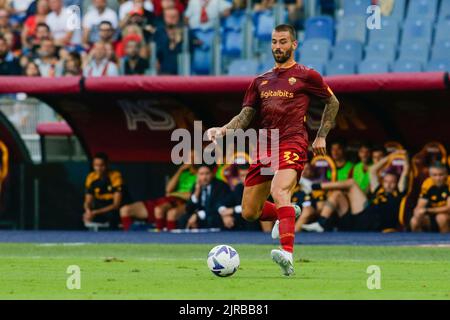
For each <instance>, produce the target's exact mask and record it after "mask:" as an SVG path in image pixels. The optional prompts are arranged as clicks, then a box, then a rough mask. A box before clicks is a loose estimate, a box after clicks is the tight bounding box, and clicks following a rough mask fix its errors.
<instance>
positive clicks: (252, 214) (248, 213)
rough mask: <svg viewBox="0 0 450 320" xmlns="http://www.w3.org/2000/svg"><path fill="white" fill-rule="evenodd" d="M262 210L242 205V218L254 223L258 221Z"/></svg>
mask: <svg viewBox="0 0 450 320" xmlns="http://www.w3.org/2000/svg"><path fill="white" fill-rule="evenodd" d="M261 212H262V209H259V210H258V209H257V208H252V207H251V206H248V205H245V204H244V205H242V213H241V216H242V218H244V219H245V220H246V221H249V222H253V221H256V220H258V218H259V216H260V215H261Z"/></svg>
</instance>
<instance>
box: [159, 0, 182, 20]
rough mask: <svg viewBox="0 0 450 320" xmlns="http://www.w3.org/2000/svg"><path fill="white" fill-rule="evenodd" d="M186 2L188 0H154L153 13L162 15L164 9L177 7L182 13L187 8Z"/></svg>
mask: <svg viewBox="0 0 450 320" xmlns="http://www.w3.org/2000/svg"><path fill="white" fill-rule="evenodd" d="M186 3H187V1H182V0H153V6H154V10H153V14H154V15H155V17H161V16H162V14H163V12H164V10H166V9H169V8H175V9H177V11H178V13H179V14H180V15H181V14H182V13H183V12H184V9H185V8H186Z"/></svg>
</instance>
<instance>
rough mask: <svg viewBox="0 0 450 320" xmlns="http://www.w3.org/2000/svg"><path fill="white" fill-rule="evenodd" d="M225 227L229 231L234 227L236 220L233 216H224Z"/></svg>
mask: <svg viewBox="0 0 450 320" xmlns="http://www.w3.org/2000/svg"><path fill="white" fill-rule="evenodd" d="M222 221H223V225H224V226H225V228H227V229H231V228H233V227H234V218H233V216H232V215H226V216H222Z"/></svg>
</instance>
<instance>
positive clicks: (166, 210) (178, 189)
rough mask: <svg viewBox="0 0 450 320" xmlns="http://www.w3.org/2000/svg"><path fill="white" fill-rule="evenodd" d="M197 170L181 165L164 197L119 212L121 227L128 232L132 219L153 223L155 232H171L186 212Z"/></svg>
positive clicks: (135, 204) (132, 205)
mask: <svg viewBox="0 0 450 320" xmlns="http://www.w3.org/2000/svg"><path fill="white" fill-rule="evenodd" d="M196 173H197V169H196V168H195V167H194V166H193V165H192V164H189V163H185V164H183V165H181V166H180V167H179V168H178V170H177V171H176V172H175V174H174V175H173V176H172V177H171V178H170V180H169V182H168V183H167V185H166V190H165V191H166V195H165V196H164V197H161V198H158V199H152V200H146V201H138V202H135V203H131V204H129V205H126V206H123V207H122V208H121V210H120V216H121V219H122V226H123V229H124V230H128V229H129V228H130V226H131V224H132V222H133V219H144V220H147V221H148V222H150V223H154V224H155V227H156V229H157V230H160V231H163V230H169V231H170V230H173V229H175V228H176V221H177V220H178V218H179V217H180V216H181V215H182V214H183V213H184V212H185V210H186V201H187V200H188V199H189V197H190V196H191V190H192V188H193V187H194V185H195V181H196Z"/></svg>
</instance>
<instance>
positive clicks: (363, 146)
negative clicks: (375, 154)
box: [358, 142, 372, 151]
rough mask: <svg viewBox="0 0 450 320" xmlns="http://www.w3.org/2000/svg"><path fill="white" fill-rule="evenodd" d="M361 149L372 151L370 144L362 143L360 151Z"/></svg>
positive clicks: (359, 147)
mask: <svg viewBox="0 0 450 320" xmlns="http://www.w3.org/2000/svg"><path fill="white" fill-rule="evenodd" d="M361 148H366V149H369V150H371V151H372V145H371V144H370V143H368V142H361V143H360V144H359V146H358V150H359V149H361Z"/></svg>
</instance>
